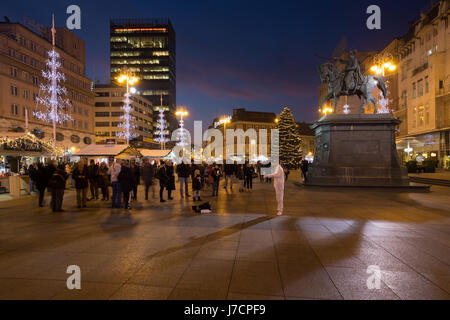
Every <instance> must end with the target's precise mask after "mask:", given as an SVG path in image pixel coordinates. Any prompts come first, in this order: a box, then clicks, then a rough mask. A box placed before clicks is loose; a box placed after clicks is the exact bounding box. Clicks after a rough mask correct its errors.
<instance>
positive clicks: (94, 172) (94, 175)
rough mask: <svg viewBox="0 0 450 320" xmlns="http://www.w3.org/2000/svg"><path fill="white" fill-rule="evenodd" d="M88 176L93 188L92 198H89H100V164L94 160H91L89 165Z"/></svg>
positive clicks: (90, 186)
mask: <svg viewBox="0 0 450 320" xmlns="http://www.w3.org/2000/svg"><path fill="white" fill-rule="evenodd" d="M87 178H88V181H89V188H90V190H91V199H88V200H94V199H95V200H98V165H96V164H95V161H94V160H91V161H90V163H89V166H88V167H87Z"/></svg>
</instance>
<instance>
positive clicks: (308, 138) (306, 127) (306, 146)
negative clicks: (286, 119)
mask: <svg viewBox="0 0 450 320" xmlns="http://www.w3.org/2000/svg"><path fill="white" fill-rule="evenodd" d="M297 126H298V132H299V134H300V138H301V139H302V144H301V151H302V154H303V155H308V154H311V155H314V153H315V150H316V136H315V134H314V130H313V129H311V126H312V123H306V122H297Z"/></svg>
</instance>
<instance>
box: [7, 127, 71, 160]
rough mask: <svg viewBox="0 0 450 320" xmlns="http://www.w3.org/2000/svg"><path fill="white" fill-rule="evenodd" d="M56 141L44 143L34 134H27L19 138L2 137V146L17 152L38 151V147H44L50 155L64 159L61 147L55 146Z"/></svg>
mask: <svg viewBox="0 0 450 320" xmlns="http://www.w3.org/2000/svg"><path fill="white" fill-rule="evenodd" d="M53 142H54V141H53V140H49V141H44V140H41V139H39V138H37V137H36V136H35V135H34V134H32V133H29V132H27V133H25V134H24V135H23V136H20V137H17V138H9V137H0V145H4V146H6V147H7V148H9V149H15V150H36V149H37V147H42V149H43V150H42V151H46V152H48V153H50V154H51V155H52V156H57V157H62V156H64V151H63V149H62V148H60V147H55V146H54V143H53Z"/></svg>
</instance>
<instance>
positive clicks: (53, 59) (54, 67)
mask: <svg viewBox="0 0 450 320" xmlns="http://www.w3.org/2000/svg"><path fill="white" fill-rule="evenodd" d="M52 20H53V23H52V29H51V30H52V42H53V47H52V49H51V50H50V51H48V52H47V55H48V59H47V62H46V68H45V69H44V70H42V77H43V78H44V80H45V81H44V83H42V84H41V85H40V91H41V94H40V95H39V97H37V99H36V100H37V102H38V103H39V104H40V105H42V106H44V110H43V111H35V112H34V116H35V117H36V118H37V119H40V120H43V121H45V122H48V123H53V144H55V142H56V124H57V123H59V124H60V123H63V122H65V121H68V120H72V117H71V116H70V115H69V114H68V113H67V110H68V109H69V108H70V105H71V104H70V101H69V99H67V98H66V96H67V90H66V88H65V87H64V86H62V85H60V82H64V81H65V76H64V73H62V72H61V71H60V68H61V62H60V56H59V53H58V52H56V50H55V32H56V29H55V23H54V19H52Z"/></svg>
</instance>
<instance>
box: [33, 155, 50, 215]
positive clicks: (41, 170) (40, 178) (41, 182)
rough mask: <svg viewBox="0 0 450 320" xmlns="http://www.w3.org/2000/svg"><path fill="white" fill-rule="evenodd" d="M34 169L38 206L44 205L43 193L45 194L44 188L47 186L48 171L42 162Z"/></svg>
mask: <svg viewBox="0 0 450 320" xmlns="http://www.w3.org/2000/svg"><path fill="white" fill-rule="evenodd" d="M37 167H38V168H37V171H36V188H37V190H38V192H39V197H38V198H39V207H43V206H44V195H45V189H46V188H47V184H48V180H49V179H50V177H49V172H48V171H47V169H46V168H45V167H44V164H43V163H42V162H39V163H38V166H37Z"/></svg>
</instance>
